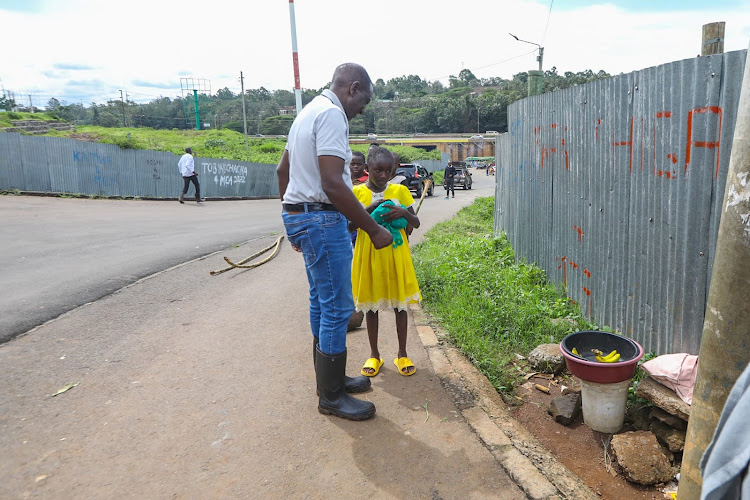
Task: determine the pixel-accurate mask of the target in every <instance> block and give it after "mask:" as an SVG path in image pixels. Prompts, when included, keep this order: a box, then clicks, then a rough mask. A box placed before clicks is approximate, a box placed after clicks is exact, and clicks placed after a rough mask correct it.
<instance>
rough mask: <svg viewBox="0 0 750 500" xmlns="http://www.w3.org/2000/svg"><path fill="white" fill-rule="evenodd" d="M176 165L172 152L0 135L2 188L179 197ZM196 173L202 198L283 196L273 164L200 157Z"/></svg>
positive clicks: (180, 182) (0, 185) (196, 163)
mask: <svg viewBox="0 0 750 500" xmlns="http://www.w3.org/2000/svg"><path fill="white" fill-rule="evenodd" d="M178 160H179V156H176V155H174V154H172V153H163V152H158V151H144V150H136V149H120V147H119V146H115V145H112V144H99V143H91V142H81V141H76V140H73V139H64V138H59V137H35V136H26V135H20V134H16V133H0V189H18V190H21V191H41V192H54V193H78V194H87V195H99V196H139V197H143V198H175V197H177V196H178V195H179V194H180V192H181V191H182V177H181V176H180V174H179V171H178V170H177V161H178ZM195 170H196V172H198V179H199V181H200V184H201V196H204V197H209V198H234V197H249V198H269V197H270V198H273V197H278V196H279V186H278V183H277V180H276V166H275V165H266V164H262V163H250V162H245V161H236V160H222V159H216V158H200V157H198V158H195ZM192 192H193V191H192V188H191V189H190V193H191V194H192Z"/></svg>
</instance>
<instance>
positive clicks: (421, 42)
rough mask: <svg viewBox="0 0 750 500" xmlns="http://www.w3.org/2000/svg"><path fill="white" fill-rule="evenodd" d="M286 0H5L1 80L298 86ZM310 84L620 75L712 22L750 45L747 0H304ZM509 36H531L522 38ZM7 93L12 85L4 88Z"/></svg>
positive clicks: (146, 91)
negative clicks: (340, 72) (352, 65)
mask: <svg viewBox="0 0 750 500" xmlns="http://www.w3.org/2000/svg"><path fill="white" fill-rule="evenodd" d="M290 5H291V4H290V3H289V2H288V1H287V0H249V1H248V0H246V1H243V2H240V1H236V0H235V1H231V0H212V1H210V2H208V1H201V2H198V1H195V0H181V1H179V2H165V1H160V0H129V1H128V2H113V1H111V0H0V26H2V33H3V34H2V40H3V46H4V47H3V49H2V51H0V84H2V88H4V89H5V90H6V91H8V90H11V91H13V92H14V93H15V97H16V100H17V101H20V102H21V103H23V104H24V105H28V99H29V97H28V96H29V94H30V95H31V99H32V100H33V104H34V105H35V106H43V105H45V104H46V103H47V101H48V100H49V99H50V98H51V97H56V98H57V99H58V100H60V101H64V102H66V103H68V104H70V103H79V102H80V103H83V104H85V105H88V104H89V103H91V102H97V103H103V102H106V101H107V100H109V99H119V98H120V91H121V90H122V92H123V95H124V96H127V98H128V99H130V100H132V101H136V102H148V101H151V100H153V99H156V98H159V97H162V96H163V97H169V98H174V97H177V96H180V95H182V93H183V88H182V86H181V84H182V83H184V81H183V80H181V79H183V78H186V79H193V80H192V83H193V84H197V83H199V82H198V80H199V79H200V80H201V81H200V83H201V84H202V86H203V87H209V86H210V90H211V92H212V93H216V91H217V90H219V89H221V88H224V87H227V88H229V89H230V90H232V91H233V92H236V93H239V92H240V78H239V76H240V72H243V75H244V80H245V82H244V83H245V89H257V88H260V87H264V88H266V89H267V90H278V89H285V90H290V91H292V90H293V89H294V72H293V65H292V37H291V32H290ZM293 5H294V9H295V19H296V31H297V49H298V53H299V67H300V81H301V85H302V88H305V89H319V88H321V87H323V86H325V85H327V84H328V82H329V81H330V79H331V75H332V74H333V70H334V69H335V67H336V66H337V65H338V64H341V63H344V62H356V63H359V64H362V65H363V66H364V67H365V68H366V69H367V70H368V72H369V74H370V76H371V77H372V79H373V81H375V80H377V79H380V78H382V79H383V80H384V81H388V80H389V79H391V78H396V77H400V76H404V75H418V76H419V77H421V78H423V79H425V80H428V81H430V82H432V81H435V80H440V81H441V82H443V83H444V84H446V85H447V83H448V78H449V77H450V76H451V75H454V76H457V75H458V74H459V72H460V71H461V70H462V69H469V70H471V71H472V72H473V73H474V75H476V76H477V77H479V78H488V77H502V78H507V79H510V78H512V76H513V75H514V74H516V73H519V72H522V71H527V70H530V69H537V68H538V62H537V60H536V57H537V54H538V47H539V46H542V47H544V58H543V69H545V70H547V69H550V68H552V67H553V66H555V67H556V68H557V71H558V73H564V72H565V71H573V72H576V71H583V70H587V69H591V70H594V71H595V72H596V71H598V70H604V71H606V72H608V73H610V74H612V75H616V74H620V73H629V72H631V71H635V70H639V69H643V68H648V67H651V66H658V65H660V64H666V63H670V62H672V61H678V60H682V59H687V58H691V57H695V56H696V55H698V54H700V51H701V30H702V26H703V25H704V24H707V23H711V22H716V21H725V22H726V33H725V41H724V50H725V52H729V51H734V50H743V49H747V48H748V46H749V44H750V0H703V1H700V2H699V1H695V0H629V1H628V0H614V1H610V2H605V1H597V0H462V1H460V2H416V1H409V0H377V1H370V2H364V1H362V2H357V1H351V0H296V1H295V2H294V4H293ZM509 33H513V34H514V35H515V36H517V37H518V38H519V39H521V40H525V41H526V42H528V43H524V42H521V41H517V40H516V39H514V38H513V37H511V35H510V34H509ZM0 90H2V89H0Z"/></svg>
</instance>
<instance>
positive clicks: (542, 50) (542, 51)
mask: <svg viewBox="0 0 750 500" xmlns="http://www.w3.org/2000/svg"><path fill="white" fill-rule="evenodd" d="M508 34H509V35H510V36H512V37H513V38H515V39H516V40H518V41H519V42H523V43H528V44H531V45H536V46H537V47H539V55H538V56H537V57H536V60H537V61H539V71H542V58H543V57H544V47H542V46H541V45H539V44H538V43H534V42H528V41H526V40H521V39H520V38H518V37H517V36H516V35H514V34H513V33H508Z"/></svg>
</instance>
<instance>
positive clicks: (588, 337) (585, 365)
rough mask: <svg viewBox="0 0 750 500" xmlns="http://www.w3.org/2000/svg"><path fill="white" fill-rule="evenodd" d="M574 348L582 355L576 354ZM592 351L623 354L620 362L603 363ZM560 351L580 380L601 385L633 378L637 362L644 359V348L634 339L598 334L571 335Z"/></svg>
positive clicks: (561, 344) (594, 332) (610, 334)
mask: <svg viewBox="0 0 750 500" xmlns="http://www.w3.org/2000/svg"><path fill="white" fill-rule="evenodd" d="M573 348H575V349H576V350H577V351H578V353H579V354H581V355H582V356H576V355H574V354H573V352H572V351H573ZM591 349H599V350H600V351H602V352H604V353H605V354H606V353H609V352H611V351H612V350H617V352H619V353H620V361H618V362H616V363H600V362H598V361H596V359H595V355H594V354H593V353H592V352H591ZM560 351H561V352H562V354H563V356H564V357H565V364H566V365H567V366H568V370H570V373H572V374H573V375H575V376H576V377H578V378H580V379H581V380H587V381H589V382H596V383H599V384H613V383H615V382H623V381H625V380H628V379H630V378H633V375H635V369H636V368H637V366H638V361H639V360H640V359H641V358H642V357H643V347H641V345H640V344H639V343H638V342H636V341H635V340H632V339H629V338H627V337H623V336H621V335H617V334H614V333H609V332H597V331H584V332H575V333H571V334H570V335H568V336H566V337H565V338H564V339H563V340H562V342H560ZM582 358H589V359H591V360H592V361H589V360H587V359H582Z"/></svg>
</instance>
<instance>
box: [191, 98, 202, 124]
mask: <svg viewBox="0 0 750 500" xmlns="http://www.w3.org/2000/svg"><path fill="white" fill-rule="evenodd" d="M193 101H195V130H200V129H201V115H200V112H199V111H198V89H193Z"/></svg>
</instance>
